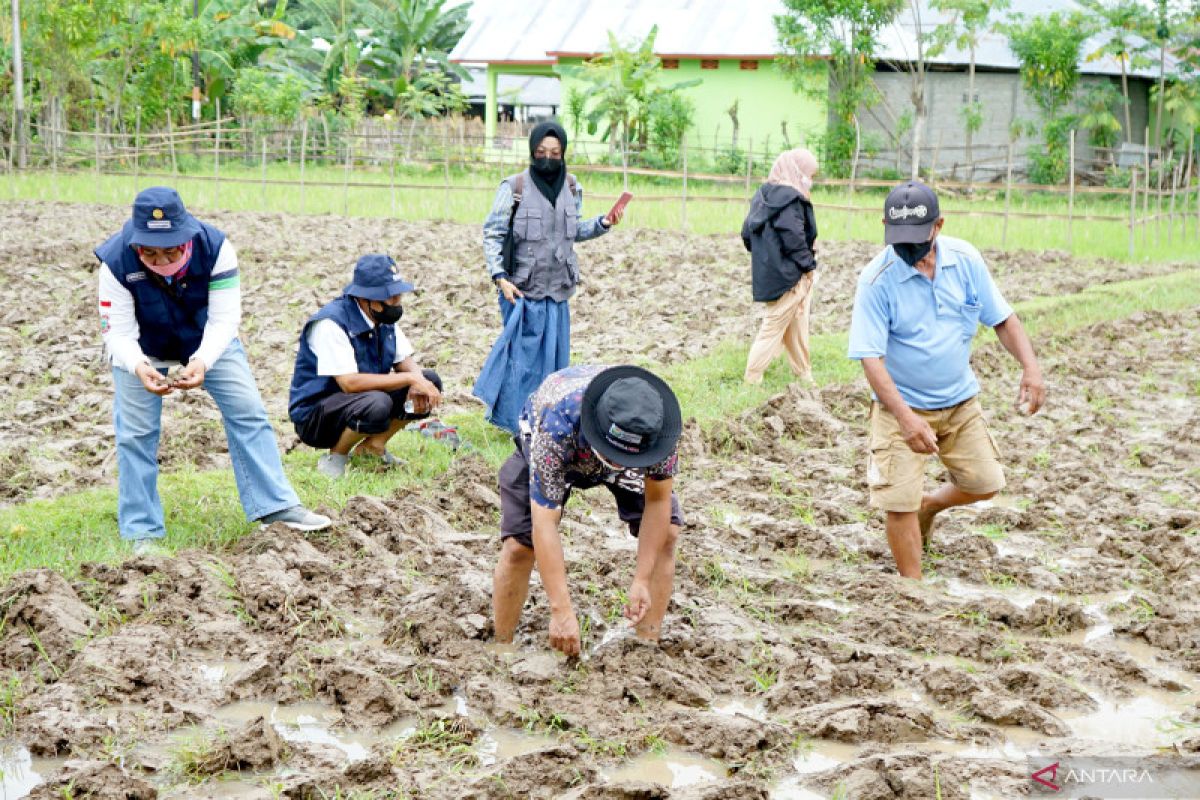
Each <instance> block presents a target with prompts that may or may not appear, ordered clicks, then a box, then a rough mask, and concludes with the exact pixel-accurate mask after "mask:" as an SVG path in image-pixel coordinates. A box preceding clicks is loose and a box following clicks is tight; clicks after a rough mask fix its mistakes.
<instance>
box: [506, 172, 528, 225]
mask: <svg viewBox="0 0 1200 800" xmlns="http://www.w3.org/2000/svg"><path fill="white" fill-rule="evenodd" d="M524 194H525V173H524V172H522V173H521V174H520V175H518V176H517V185H516V188H515V189H514V190H513V205H512V213H510V214H509V215H508V230H509V231H510V232H511V231H512V227H513V221H514V220H515V219H516V218H517V209H518V208H520V207H521V198H522V196H523V195H524Z"/></svg>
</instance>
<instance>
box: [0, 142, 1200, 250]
mask: <svg viewBox="0 0 1200 800" xmlns="http://www.w3.org/2000/svg"><path fill="white" fill-rule="evenodd" d="M522 161H523V160H522ZM182 162H183V166H182V169H183V170H184V172H183V173H182V174H180V175H177V176H172V175H170V174H168V173H169V172H170V166H169V163H168V164H165V165H164V164H159V165H157V166H154V167H150V166H148V165H144V166H143V172H144V174H142V175H141V179H140V180H135V177H134V176H133V175H96V174H95V173H94V172H91V171H89V170H83V171H76V172H58V173H50V172H21V173H16V174H7V175H5V176H4V179H3V184H2V185H0V199H11V200H13V201H19V200H70V201H74V202H88V203H107V204H110V205H119V206H125V205H128V203H129V200H130V198H132V197H133V196H134V195H135V194H136V193H137V191H138V190H139V189H143V188H145V187H147V186H151V185H161V184H163V183H167V184H170V185H172V186H174V187H175V188H177V189H178V190H179V191H180V193H181V194H182V195H183V197H184V199H185V200H186V201H187V203H188V206H189V208H194V209H196V210H201V211H204V210H215V209H227V210H231V211H257V212H264V211H265V212H274V213H285V214H289V215H297V214H343V215H350V216H359V217H393V218H399V219H407V220H422V221H423V220H428V219H430V218H437V219H448V220H453V221H457V222H465V223H475V224H477V223H480V222H482V220H483V217H484V216H485V215H486V213H487V210H488V209H489V208H490V207H491V202H492V198H493V197H494V196H495V192H496V186H497V185H498V184H499V182H500V179H501V178H502V177H503V176H506V175H509V174H512V173H514V172H516V171H517V169H518V163H517V162H516V161H513V162H510V163H509V164H507V165H500V164H486V163H476V164H472V165H471V166H470V167H469V168H464V167H453V168H452V169H451V171H450V183H449V190H447V187H446V183H445V177H444V175H445V173H444V170H443V168H442V166H441V165H400V166H398V167H397V168H396V170H395V178H394V179H393V178H392V177H391V176H392V171H391V170H390V169H389V168H388V167H386V166H381V165H371V164H366V163H358V164H355V165H353V167H352V169H351V170H349V171H347V170H346V169H345V166H344V165H343V164H329V163H327V162H326V163H324V164H317V163H309V164H308V166H307V169H306V171H305V181H306V182H307V183H308V186H307V187H305V188H304V189H302V188H301V187H299V186H295V185H262V184H261V183H260V178H261V176H262V172H261V169H260V166H259V163H258V159H257V158H254V159H251V163H247V162H244V161H241V160H240V159H233V158H226V159H223V160H222V163H221V168H220V175H221V182H220V184H219V185H218V184H217V183H216V182H215V181H212V180H211V178H212V175H213V164H212V159H211V158H210V157H207V156H206V157H202V158H200V159H195V160H192V159H186V158H185V159H182ZM520 166H523V163H521V164H520ZM150 170H154V172H150ZM761 177H762V176H754V177H753V178H752V180H751V187H750V190H749V191H748V190H747V189H746V186H745V185H744V184H743V183H742V182H740V181H738V182H714V181H706V180H704V179H702V178H698V177H696V176H695V175H693V176H690V178H689V183H688V195H689V202H688V204H687V227H688V230H689V231H690V232H692V233H702V234H728V235H736V234H737V231H738V228H739V226H740V225H741V221H742V217H743V216H744V214H745V211H746V208H747V206H748V202H749V197H750V194H751V193H752V192H753V191H754V190H756V189H757V187H758V184H759V183H760V182H761ZM266 178H267V180H276V181H298V180H299V178H300V170H299V165H298V164H291V165H288V164H285V163H279V164H270V165H268V167H267V171H266ZM579 181H580V184H581V185H583V186H584V188H585V193H584V213H585V214H595V213H601V212H602V211H603V210H604V209H605V208H607V206H608V204H610V203H611V202H612V201H613V200H615V199H616V197H617V195H619V194H620V192H621V190H622V188H623V179H622V176H621V175H619V174H606V173H596V172H586V171H580V173H579ZM346 182H349V183H354V184H362V185H356V186H350V187H347V188H345V189H343V188H342V187H343V184H344V183H346ZM393 182H394V183H395V184H397V188H395V189H393V188H392V187H391V184H392V183H393ZM319 183H324V184H327V185H323V186H321V185H313V184H319ZM629 189H630V190H631V191H632V192H633V193H634V195H635V200H634V202H633V203H632V204H631V205H630V208H629V211H628V213H627V214H626V218H625V224H626V225H628V226H630V227H639V228H652V229H665V230H680V229H681V226H682V222H683V212H684V207H683V202H682V199H681V196H682V191H681V190H682V183H681V181H680V180H678V179H674V178H661V177H649V176H641V175H630V176H629ZM885 194H886V189H867V190H863V189H860V190H859V191H858V192H856V193H855V194H854V195H849V194H848V193H847V191H846V190H845V189H844V188H842V187H824V186H822V185H821V184H820V182H819V181H818V183H817V186H816V187H815V188H814V191H813V200H814V202H815V203H816V205H817V215H818V217H819V218H820V220H821V236H822V238H823V239H825V240H845V239H865V240H868V241H877V240H878V239H879V238H880V233H879V227H880V224H879V217H880V214H879V209H881V208H882V207H883V198H884V195H885ZM941 210H942V213H943V214H944V215H945V216H946V220H947V222H946V233H947V234H949V235H952V236H957V237H961V238H964V239H967V240H968V241H971V242H973V243H974V244H975V245H977V246H979V247H1001V246H1006V247H1007V248H1009V249H1026V250H1034V251H1043V250H1047V249H1062V250H1066V249H1068V238H1067V225H1066V222H1065V221H1059V220H1053V221H1052V222H1050V221H1049V220H1047V219H1046V218H1044V217H1039V216H1037V215H1039V214H1062V215H1065V214H1066V212H1067V198H1066V197H1064V196H1062V195H1051V194H1047V193H1038V192H1014V193H1013V196H1012V210H1013V211H1014V212H1016V213H1025V214H1030V215H1032V216H1012V217H1011V218H1010V219H1009V222H1008V225H1007V226H1004V225H1000V224H999V223H998V219H1000V217H1001V215H1002V214H1003V212H1004V198H1003V193H1002V192H1000V191H997V192H985V191H979V192H976V193H975V194H973V195H972V196H970V197H955V196H953V195H949V194H947V195H943V196H942V197H941ZM1075 213H1076V215H1077V217H1076V223H1075V229H1076V230H1075V232H1076V235H1075V237H1074V242H1073V248H1074V251H1075V253H1076V254H1077V255H1084V256H1101V257H1106V258H1114V259H1118V260H1122V261H1123V260H1126V259H1127V258H1128V247H1129V229H1128V223H1127V222H1126V219H1127V216H1128V213H1129V200H1128V197H1127V196H1126V197H1122V196H1120V195H1119V194H1112V195H1093V194H1085V195H1080V196H1077V197H1076V198H1075ZM1087 215H1100V216H1109V217H1116V219H1105V220H1101V219H1090V220H1084V219H1082V217H1084V216H1087ZM1048 222H1050V224H1047V223H1048ZM1177 224H1178V223H1177ZM1005 227H1007V229H1008V235H1007V239H1005V237H1004V229H1005ZM1084 230H1086V235H1083V233H1082V231H1084ZM1147 230H1148V233H1149V235H1148V236H1146V237H1145V243H1144V244H1143V236H1142V235H1141V233H1142V231H1141V229H1140V228H1139V230H1138V235H1137V237H1136V241H1135V246H1136V258H1137V260H1143V261H1144V260H1156V261H1162V260H1168V259H1182V258H1183V257H1185V255H1186V252H1187V250H1186V244H1185V242H1184V241H1182V240H1181V237H1179V236H1176V237H1174V240H1173V241H1172V242H1171V243H1168V242H1167V241H1166V236H1165V235H1160V236H1155V230H1156V225H1155V224H1154V223H1150V225H1149V226H1148V229H1147ZM1162 230H1163V232H1164V233H1165V223H1163V227H1162Z"/></svg>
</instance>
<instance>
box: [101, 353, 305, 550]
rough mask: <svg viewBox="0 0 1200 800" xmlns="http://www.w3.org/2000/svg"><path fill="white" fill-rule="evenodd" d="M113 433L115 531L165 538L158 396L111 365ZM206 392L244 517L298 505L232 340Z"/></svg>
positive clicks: (206, 378) (246, 368)
mask: <svg viewBox="0 0 1200 800" xmlns="http://www.w3.org/2000/svg"><path fill="white" fill-rule="evenodd" d="M112 372H113V385H114V387H115V388H116V395H115V398H114V401H113V427H115V428H116V431H117V527H118V528H119V529H120V531H121V538H122V539H156V538H159V537H161V536H164V535H165V534H166V532H167V531H166V527H165V525H164V522H163V508H162V501H161V500H160V499H159V496H158V438H159V431H160V430H161V419H162V398H161V397H159V396H158V395H156V394H153V393H151V392H148V391H146V387H145V386H143V385H142V381H141V379H140V378H138V376H136V375H133V374H132V373H129V372H127V371H125V370H124V369H121V368H120V367H116V366H114V367H113V371H112ZM204 388H205V389H206V390H207V391H208V393H209V394H210V395H212V398H213V400H215V401H216V403H217V407H218V408H219V409H220V410H221V421H222V422H223V423H224V425H225V438H226V440H227V441H228V442H229V456H230V459H231V460H232V461H233V476H234V478H235V479H236V480H237V487H238V496H239V497H240V498H241V501H242V510H243V511H245V512H246V519H249V520H255V519H260V518H262V517H265V516H267V515H268V514H273V513H274V512H276V511H282V510H283V509H285V508H291V507H292V506H295V505H299V504H300V498H299V497H297V496H296V492H295V491H293V490H292V487H291V484H289V483H288V480H287V478H286V477H285V476H284V474H283V461H282V460H281V459H280V457H279V445H278V443H277V442H276V441H275V431H274V430H272V428H271V423H270V422H269V421H268V420H267V410H266V408H264V407H263V403H262V398H261V397H259V394H258V386H257V385H255V383H254V376H253V375H251V374H250V365H249V364H248V363H247V362H246V351H245V350H243V349H242V343H241V342H239V341H238V340H237V339H234V340H233V342H232V343H231V344H230V345H229V347H228V348H227V349H226V350H225V352H224V353H223V354H222V355H221V358H220V359H218V360H217V363H216V364H214V365H213V367H212V369H210V370H209V371H208V372H207V373H206V374H205V376H204Z"/></svg>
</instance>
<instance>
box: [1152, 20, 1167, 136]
mask: <svg viewBox="0 0 1200 800" xmlns="http://www.w3.org/2000/svg"><path fill="white" fill-rule="evenodd" d="M1166 83H1167V40H1166V39H1165V38H1164V39H1163V42H1162V47H1160V48H1159V52H1158V110H1157V111H1155V112H1154V133H1155V136H1156V137H1157V139H1158V147H1159V150H1161V149H1162V143H1163V129H1162V112H1163V95H1164V94H1165V90H1166V88H1167V87H1166Z"/></svg>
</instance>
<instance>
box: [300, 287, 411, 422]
mask: <svg viewBox="0 0 1200 800" xmlns="http://www.w3.org/2000/svg"><path fill="white" fill-rule="evenodd" d="M323 319H331V320H333V321H334V322H336V323H337V324H338V326H339V327H341V329H342V330H344V331H345V332H346V335H347V336H349V337H350V344H351V346H353V347H354V360H355V361H356V362H357V363H358V371H359V372H360V373H363V374H368V375H386V374H387V373H389V372H391V371H392V365H393V364H395V363H396V326H395V325H376V326H375V327H371V325H370V323H368V322H367V321H366V320H365V319H363V315H362V312H361V311H359V308H358V302H357V301H356V300H355V299H354V298H353V297H350V296H349V295H345V294H344V295H342V296H341V297H339V298H338V299H336V300H334V301H333V302H331V303H328V304H326V305H325V307H324V308H322V309H321V310H320V311H318V312H317V313H316V314H313V315H312V316H311V317H309V319H308V322H306V323H304V330H302V331H300V349H299V351H298V352H297V353H296V367H295V369H294V370H292V387H291V390H290V392H289V394H288V417H290V418H291V420H292V422H294V423H296V424H297V425H299V424H301V423H303V422H304V420H305V419H307V418H308V415H309V414H310V413H311V412H312V409H313V406H315V405H316V404H317V403H319V402H320V401H321V400H323V399H324V398H326V397H329V396H330V395H332V394H337V393H338V392H340V391H341V388H340V387H339V386H338V383H337V380H335V379H334V378H332V377H330V376H329V375H318V374H317V354H316V353H314V352H313V349H312V348H311V347H309V346H308V329H309V328H310V327H312V325H313V324H314V323H316V322H318V321H319V320H323Z"/></svg>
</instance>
